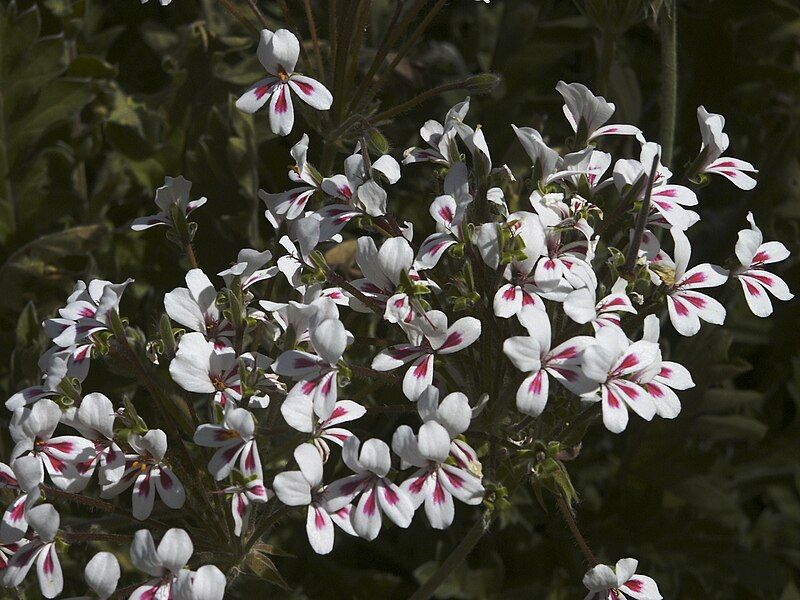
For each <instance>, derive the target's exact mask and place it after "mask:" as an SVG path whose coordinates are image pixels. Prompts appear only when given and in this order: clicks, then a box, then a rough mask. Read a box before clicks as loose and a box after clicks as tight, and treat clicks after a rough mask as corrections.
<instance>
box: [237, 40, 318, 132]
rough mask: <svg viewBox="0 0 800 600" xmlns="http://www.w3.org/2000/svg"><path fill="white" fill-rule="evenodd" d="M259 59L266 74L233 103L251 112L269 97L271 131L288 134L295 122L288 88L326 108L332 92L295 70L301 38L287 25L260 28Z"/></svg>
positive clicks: (313, 105)
mask: <svg viewBox="0 0 800 600" xmlns="http://www.w3.org/2000/svg"><path fill="white" fill-rule="evenodd" d="M257 54H258V60H259V62H260V63H261V65H262V66H263V67H264V68H265V69H266V71H267V74H268V75H267V77H265V78H264V79H261V80H259V81H257V82H256V83H255V84H253V85H252V86H251V87H250V89H248V90H247V91H246V92H245V93H244V94H242V96H241V97H240V98H239V99H238V100H237V101H236V107H237V108H238V109H239V110H242V111H244V112H247V113H254V112H256V111H257V110H258V109H259V108H261V107H262V106H264V105H265V104H266V103H267V101H269V125H270V128H271V129H272V133H275V134H277V135H289V133H290V132H291V131H292V126H293V125H294V106H293V105H292V96H291V94H290V93H289V90H290V89H291V90H292V91H293V92H294V93H295V94H297V97H298V98H300V99H301V100H302V101H303V102H305V103H306V104H308V105H309V106H311V107H312V108H315V109H317V110H328V109H329V108H330V107H331V104H333V96H331V93H330V92H329V91H328V90H327V88H326V87H325V86H324V85H322V84H321V83H320V82H319V81H317V80H316V79H311V77H306V76H305V75H301V74H300V73H296V72H295V70H294V68H295V65H296V64H297V58H298V57H299V55H300V42H299V41H298V40H297V38H296V37H295V35H294V34H293V33H292V32H291V31H288V30H286V29H278V30H277V31H275V32H272V31H270V30H269V29H263V30H262V31H261V39H260V40H259V42H258V52H257Z"/></svg>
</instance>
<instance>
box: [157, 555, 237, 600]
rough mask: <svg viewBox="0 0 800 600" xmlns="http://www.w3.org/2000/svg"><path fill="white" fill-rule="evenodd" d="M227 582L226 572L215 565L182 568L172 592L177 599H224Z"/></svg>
mask: <svg viewBox="0 0 800 600" xmlns="http://www.w3.org/2000/svg"><path fill="white" fill-rule="evenodd" d="M160 547H161V546H160V545H159V548H160ZM226 583H227V580H226V579H225V574H224V573H223V572H222V571H220V570H219V568H217V567H216V566H214V565H203V566H202V567H200V568H199V569H197V571H191V570H189V569H181V570H180V571H179V572H178V576H177V577H176V579H175V583H174V584H173V586H172V593H173V596H174V598H175V600H222V599H223V597H224V596H225V585H226Z"/></svg>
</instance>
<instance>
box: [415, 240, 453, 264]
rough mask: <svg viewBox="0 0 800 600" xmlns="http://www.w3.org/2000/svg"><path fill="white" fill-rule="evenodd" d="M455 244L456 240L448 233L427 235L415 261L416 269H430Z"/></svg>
mask: <svg viewBox="0 0 800 600" xmlns="http://www.w3.org/2000/svg"><path fill="white" fill-rule="evenodd" d="M456 243H457V242H456V240H454V239H453V237H452V236H451V235H450V234H449V233H434V234H431V235H429V236H428V237H427V238H425V241H424V242H422V245H421V246H420V248H419V253H418V254H417V259H416V266H417V268H418V269H432V268H433V267H435V266H436V265H437V264H438V263H439V260H440V259H441V258H442V256H444V253H445V251H446V250H447V249H448V248H449V247H450V246H453V245H454V244H456Z"/></svg>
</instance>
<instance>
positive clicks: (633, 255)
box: [619, 154, 661, 276]
mask: <svg viewBox="0 0 800 600" xmlns="http://www.w3.org/2000/svg"><path fill="white" fill-rule="evenodd" d="M660 160H661V158H660V157H659V155H658V154H656V155H655V156H654V157H653V165H652V166H651V167H650V175H649V177H648V180H647V188H646V189H645V192H644V199H643V200H642V207H641V208H640V209H639V214H638V215H636V229H635V230H634V232H633V239H632V240H631V244H630V246H628V253H627V255H626V256H625V264H623V265H622V268H621V269H620V270H619V272H620V275H623V276H625V275H630V274H631V273H633V268H634V266H635V265H636V259H637V258H638V257H639V248H640V247H641V245H642V238H643V237H644V228H645V226H646V225H647V217H648V215H649V214H650V198H651V196H652V195H653V182H654V181H655V179H656V171H658V163H659V162H660Z"/></svg>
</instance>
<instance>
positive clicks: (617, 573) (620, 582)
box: [583, 558, 662, 600]
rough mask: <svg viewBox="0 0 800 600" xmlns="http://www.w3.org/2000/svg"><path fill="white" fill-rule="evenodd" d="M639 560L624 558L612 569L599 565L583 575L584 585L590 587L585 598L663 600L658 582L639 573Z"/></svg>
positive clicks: (595, 599) (589, 599)
mask: <svg viewBox="0 0 800 600" xmlns="http://www.w3.org/2000/svg"><path fill="white" fill-rule="evenodd" d="M638 565H639V561H637V560H636V559H633V558H623V559H622V560H619V561H617V564H616V566H615V567H614V568H613V569H612V568H611V567H609V566H608V565H597V566H594V567H592V568H591V569H589V571H587V573H586V575H584V577H583V585H585V586H586V587H587V588H588V589H589V593H588V594H587V596H586V598H584V600H625V599H627V598H633V599H634V600H661V598H662V596H661V593H660V592H659V591H658V586H657V585H656V582H655V581H653V580H652V579H651V578H650V577H647V576H646V575H637V574H636V567H637V566H638Z"/></svg>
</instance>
